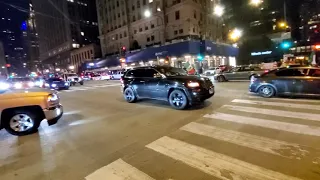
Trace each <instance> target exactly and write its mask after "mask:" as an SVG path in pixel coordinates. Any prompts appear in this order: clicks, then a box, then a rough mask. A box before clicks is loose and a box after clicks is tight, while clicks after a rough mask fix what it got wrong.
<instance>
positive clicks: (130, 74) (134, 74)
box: [126, 69, 145, 77]
mask: <svg viewBox="0 0 320 180" xmlns="http://www.w3.org/2000/svg"><path fill="white" fill-rule="evenodd" d="M144 76H145V70H144V69H135V70H131V71H129V72H127V74H126V77H144Z"/></svg>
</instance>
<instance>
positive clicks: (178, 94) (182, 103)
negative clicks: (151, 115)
mask: <svg viewBox="0 0 320 180" xmlns="http://www.w3.org/2000/svg"><path fill="white" fill-rule="evenodd" d="M169 102H170V104H171V106H172V107H174V108H175V109H184V108H186V106H187V104H188V100H187V97H186V95H185V94H184V93H183V92H182V91H180V90H174V91H172V92H171V94H170V96H169Z"/></svg>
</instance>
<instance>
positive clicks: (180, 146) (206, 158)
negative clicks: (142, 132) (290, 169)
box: [146, 136, 298, 180]
mask: <svg viewBox="0 0 320 180" xmlns="http://www.w3.org/2000/svg"><path fill="white" fill-rule="evenodd" d="M146 147H147V148H150V149H152V150H154V151H156V152H159V153H161V154H163V155H165V156H168V157H171V158H173V159H175V160H178V161H181V162H183V163H185V164H187V165H189V166H191V167H193V168H196V169H198V170H200V171H202V172H205V173H207V174H210V175H212V176H214V177H217V178H220V179H223V180H230V179H237V180H240V179H254V180H276V179H281V180H298V178H295V177H292V176H288V175H285V174H282V173H279V172H276V171H272V170H269V169H266V168H263V167H259V166H256V165H253V164H250V163H247V162H244V161H241V160H238V159H235V158H232V157H229V156H226V155H223V154H220V153H216V152H213V151H210V150H207V149H204V148H202V147H199V146H195V145H192V144H188V143H185V142H183V141H180V140H176V139H172V138H170V137H167V136H164V137H162V138H160V139H158V140H156V141H154V142H152V143H151V144H149V145H147V146H146Z"/></svg>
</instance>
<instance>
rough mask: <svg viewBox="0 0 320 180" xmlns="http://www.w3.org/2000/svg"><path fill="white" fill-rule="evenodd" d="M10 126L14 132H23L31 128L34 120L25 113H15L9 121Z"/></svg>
mask: <svg viewBox="0 0 320 180" xmlns="http://www.w3.org/2000/svg"><path fill="white" fill-rule="evenodd" d="M9 123H10V128H11V129H12V130H14V131H15V132H25V131H28V130H30V129H31V128H33V126H34V120H33V119H32V118H31V117H30V116H28V115H27V114H17V115H15V116H13V117H12V118H11V119H10V121H9Z"/></svg>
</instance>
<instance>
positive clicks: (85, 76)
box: [81, 72, 94, 81]
mask: <svg viewBox="0 0 320 180" xmlns="http://www.w3.org/2000/svg"><path fill="white" fill-rule="evenodd" d="M92 76H94V73H93V72H85V73H81V78H82V79H83V80H86V81H88V80H92Z"/></svg>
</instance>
